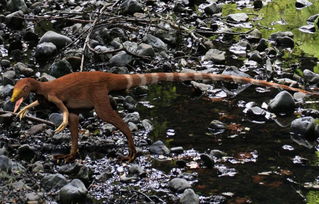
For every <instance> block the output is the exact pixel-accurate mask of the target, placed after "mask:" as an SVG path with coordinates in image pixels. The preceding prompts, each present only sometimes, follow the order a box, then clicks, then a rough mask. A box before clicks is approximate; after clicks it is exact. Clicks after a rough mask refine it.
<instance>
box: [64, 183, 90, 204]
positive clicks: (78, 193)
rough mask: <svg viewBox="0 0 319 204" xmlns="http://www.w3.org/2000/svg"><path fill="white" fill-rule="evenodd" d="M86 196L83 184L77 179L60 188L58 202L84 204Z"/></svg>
mask: <svg viewBox="0 0 319 204" xmlns="http://www.w3.org/2000/svg"><path fill="white" fill-rule="evenodd" d="M86 194H87V189H86V187H85V185H84V184H83V182H82V181H81V180H79V179H73V180H72V181H71V182H70V183H68V184H67V185H65V186H63V187H62V188H61V190H60V192H59V196H60V202H61V203H62V204H64V203H65V204H69V203H85V199H86Z"/></svg>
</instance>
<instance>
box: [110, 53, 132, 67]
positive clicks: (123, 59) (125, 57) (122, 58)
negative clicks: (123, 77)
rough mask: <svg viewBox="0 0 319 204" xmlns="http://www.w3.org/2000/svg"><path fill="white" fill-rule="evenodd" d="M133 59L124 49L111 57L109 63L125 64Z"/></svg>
mask: <svg viewBox="0 0 319 204" xmlns="http://www.w3.org/2000/svg"><path fill="white" fill-rule="evenodd" d="M132 60H133V57H132V56H131V55H129V54H127V53H126V52H125V51H121V52H119V53H117V54H116V55H114V56H113V57H111V59H110V64H111V65H116V66H126V65H128V64H129V63H130V62H131V61H132Z"/></svg>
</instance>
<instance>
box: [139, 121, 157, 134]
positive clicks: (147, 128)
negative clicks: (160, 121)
mask: <svg viewBox="0 0 319 204" xmlns="http://www.w3.org/2000/svg"><path fill="white" fill-rule="evenodd" d="M142 125H143V127H144V129H145V131H147V132H151V131H152V130H153V129H154V127H153V125H152V123H151V121H150V120H148V119H144V120H142Z"/></svg>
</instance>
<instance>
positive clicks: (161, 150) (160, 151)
mask: <svg viewBox="0 0 319 204" xmlns="http://www.w3.org/2000/svg"><path fill="white" fill-rule="evenodd" d="M149 150H150V152H151V153H153V154H157V155H168V154H169V153H170V150H169V149H168V148H167V147H166V146H165V144H164V143H163V142H162V141H160V140H158V141H156V142H154V143H153V144H152V145H151V146H150V147H149Z"/></svg>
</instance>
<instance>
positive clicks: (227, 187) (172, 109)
mask: <svg viewBox="0 0 319 204" xmlns="http://www.w3.org/2000/svg"><path fill="white" fill-rule="evenodd" d="M254 89H255V87H250V88H249V89H247V90H246V91H244V92H243V93H241V94H240V95H238V96H236V97H235V98H233V99H227V100H224V101H221V102H212V101H207V100H204V98H205V97H198V96H192V94H193V92H192V91H191V89H190V88H189V87H186V86H185V85H181V84H162V85H159V86H151V87H150V91H149V95H148V96H146V98H143V101H145V100H148V101H149V103H150V104H152V105H154V107H152V108H147V107H145V106H143V105H140V106H139V112H140V113H141V115H142V117H143V118H150V119H151V121H152V123H153V125H154V128H155V129H154V131H153V133H152V134H151V137H152V140H153V141H155V140H157V139H161V140H163V141H164V142H165V143H166V144H167V145H168V146H169V147H175V146H182V147H183V148H184V150H190V149H194V150H196V151H198V152H200V153H209V152H210V150H212V149H218V150H221V151H223V152H225V153H227V156H225V157H223V159H220V160H215V164H214V167H213V168H206V167H205V166H202V165H199V167H198V168H195V169H191V168H187V169H186V170H185V171H186V172H190V173H194V172H196V173H198V182H196V183H195V184H194V185H193V186H194V190H195V191H196V192H197V193H198V194H200V195H203V196H212V195H216V196H217V195H224V196H225V197H226V198H227V200H228V201H229V202H240V201H252V202H253V203H304V202H305V201H308V203H317V202H318V197H319V191H315V190H314V191H312V190H309V189H306V188H304V187H303V186H304V183H306V182H314V181H315V180H316V179H317V180H318V179H319V177H318V176H319V173H318V172H319V171H318V170H319V168H318V161H319V158H318V155H317V154H316V152H315V148H312V149H309V148H307V147H304V146H302V145H298V144H297V143H295V142H294V141H293V140H292V138H291V135H290V133H289V127H288V128H283V127H279V126H278V125H277V124H276V123H275V122H273V121H265V120H259V122H253V120H252V119H253V118H251V117H249V116H247V115H245V114H244V113H243V109H244V108H242V107H239V106H238V104H243V103H245V102H244V101H242V100H244V99H245V101H246V102H249V100H251V101H255V102H256V103H257V104H258V105H261V103H262V102H267V100H269V99H271V98H273V97H274V95H275V94H276V93H277V92H278V91H277V90H272V91H271V92H270V93H266V94H260V93H257V92H255V90H254ZM294 118H295V117H294V116H293V115H291V116H285V117H281V118H280V121H281V122H282V123H284V124H289V122H290V121H291V120H293V119H294ZM212 120H220V121H222V122H224V123H225V124H232V123H235V124H237V125H233V126H235V127H240V128H239V129H238V128H237V129H236V128H234V129H233V130H232V131H230V130H226V131H225V132H224V133H221V134H217V135H213V134H211V133H210V131H209V129H208V127H209V123H210V122H211V121H212ZM167 133H168V134H167ZM172 133H173V134H172ZM174 133H175V134H174ZM198 163H200V161H198ZM154 167H156V168H158V169H160V170H163V171H166V172H168V171H170V169H172V168H174V167H176V164H175V163H174V162H160V161H156V162H154Z"/></svg>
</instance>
